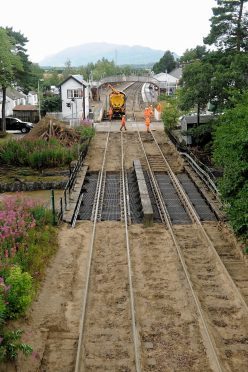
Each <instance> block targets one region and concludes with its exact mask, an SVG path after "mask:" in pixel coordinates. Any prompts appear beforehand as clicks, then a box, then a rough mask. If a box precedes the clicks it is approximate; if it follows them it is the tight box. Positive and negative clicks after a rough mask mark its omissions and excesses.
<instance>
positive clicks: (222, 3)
mask: <svg viewBox="0 0 248 372" xmlns="http://www.w3.org/2000/svg"><path fill="white" fill-rule="evenodd" d="M247 1H248V0H216V2H217V5H218V6H217V7H214V8H212V11H213V16H212V18H211V19H210V22H211V26H210V27H211V28H210V33H209V35H208V36H207V37H205V38H204V39H203V41H204V44H208V45H213V44H214V45H215V46H216V47H217V48H218V49H220V50H235V51H237V52H240V51H247V50H248V13H247V12H246V11H245V10H244V4H245V3H246V2H247Z"/></svg>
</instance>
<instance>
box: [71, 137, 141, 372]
mask: <svg viewBox="0 0 248 372" xmlns="http://www.w3.org/2000/svg"><path fill="white" fill-rule="evenodd" d="M110 138H111V134H110V132H108V133H107V139H106V147H105V152H104V156H103V162H102V168H101V172H100V175H99V179H98V184H97V192H96V199H95V206H94V208H93V229H92V238H91V242H90V248H89V252H90V253H89V258H88V265H87V280H86V287H85V292H84V299H83V306H82V315H81V321H80V334H79V340H78V348H77V356H76V365H75V372H79V371H90V370H91V371H98V370H99V371H100V370H103V366H104V369H105V370H109V371H114V370H116V371H117V370H120V371H134V370H135V371H141V369H140V356H139V340H138V332H137V329H136V319H135V304H134V295H133V284H132V274H131V260H130V250H129V237H128V227H127V226H128V213H127V208H126V198H127V195H126V190H127V189H126V182H125V174H124V167H123V145H122V143H123V140H122V134H121V135H119V142H120V148H122V153H121V155H119V158H120V162H119V165H120V168H121V169H122V177H121V182H120V188H121V190H122V192H121V199H122V200H121V203H122V204H123V205H122V210H123V213H122V216H123V221H124V223H123V224H121V225H119V226H118V227H117V228H116V229H115V232H113V229H112V228H111V226H109V225H108V223H107V222H105V223H104V222H101V223H97V221H99V220H100V219H101V214H102V212H103V206H102V201H103V194H104V192H106V180H105V166H106V163H107V161H108V160H107V158H108V144H109V141H110V140H111V139H110ZM104 190H105V191H104ZM113 282H114V288H115V289H114V292H113Z"/></svg>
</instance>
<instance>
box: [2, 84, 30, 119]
mask: <svg viewBox="0 0 248 372" xmlns="http://www.w3.org/2000/svg"><path fill="white" fill-rule="evenodd" d="M2 101H3V96H2V90H1V89H0V117H2ZM27 104H29V105H37V93H35V92H29V93H28V95H25V94H24V93H22V92H20V91H18V90H16V89H15V88H12V87H9V88H7V90H6V103H5V116H12V115H13V109H14V108H15V107H16V106H20V105H27Z"/></svg>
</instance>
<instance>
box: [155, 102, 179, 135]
mask: <svg viewBox="0 0 248 372" xmlns="http://www.w3.org/2000/svg"><path fill="white" fill-rule="evenodd" d="M160 98H163V99H164V100H165V104H164V109H163V112H162V120H163V123H164V127H165V129H166V130H169V129H173V128H175V126H176V124H177V122H178V118H179V116H180V115H181V111H180V110H179V108H178V98H177V95H174V96H162V97H160Z"/></svg>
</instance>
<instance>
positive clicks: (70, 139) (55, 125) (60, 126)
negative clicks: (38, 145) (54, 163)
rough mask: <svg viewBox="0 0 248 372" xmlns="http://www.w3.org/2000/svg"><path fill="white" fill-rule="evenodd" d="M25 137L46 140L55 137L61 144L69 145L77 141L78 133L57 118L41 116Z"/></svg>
mask: <svg viewBox="0 0 248 372" xmlns="http://www.w3.org/2000/svg"><path fill="white" fill-rule="evenodd" d="M25 138H26V139H29V140H31V139H38V138H42V139H45V140H46V141H50V140H51V139H54V138H56V139H57V140H58V141H59V142H60V143H61V144H62V145H64V146H66V147H70V146H72V145H73V144H74V143H78V142H79V140H80V134H79V133H77V132H76V131H75V129H72V128H69V127H68V125H66V124H64V123H63V122H61V121H59V120H57V119H50V118H43V119H41V120H40V121H39V123H38V124H36V125H35V127H34V128H33V129H32V130H31V131H30V132H29V133H28V134H27V135H26V136H25Z"/></svg>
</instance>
